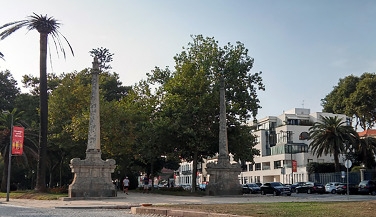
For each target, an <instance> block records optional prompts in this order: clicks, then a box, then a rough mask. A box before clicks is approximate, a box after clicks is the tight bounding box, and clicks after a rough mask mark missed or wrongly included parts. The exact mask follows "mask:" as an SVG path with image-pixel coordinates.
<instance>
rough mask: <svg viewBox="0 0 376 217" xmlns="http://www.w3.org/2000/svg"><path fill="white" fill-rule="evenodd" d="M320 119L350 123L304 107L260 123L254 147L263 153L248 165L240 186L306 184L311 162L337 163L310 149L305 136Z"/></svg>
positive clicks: (344, 116)
mask: <svg viewBox="0 0 376 217" xmlns="http://www.w3.org/2000/svg"><path fill="white" fill-rule="evenodd" d="M320 116H324V117H328V116H332V117H333V116H338V117H339V118H341V119H343V121H346V122H347V123H348V124H349V121H350V120H349V119H348V118H347V117H346V115H343V114H332V113H323V112H315V113H310V110H309V109H305V108H295V109H292V110H289V111H286V112H284V113H283V114H281V115H279V116H268V117H265V118H263V119H261V120H259V121H258V123H257V129H256V130H255V131H254V134H255V135H256V137H257V142H258V144H257V145H256V147H255V148H257V149H259V150H260V156H255V158H254V161H255V162H254V164H252V163H250V162H247V169H246V171H243V172H242V173H241V174H240V176H239V179H240V183H250V182H261V183H264V182H270V181H276V182H282V183H286V184H288V183H292V182H306V181H308V174H307V171H306V166H307V164H308V163H310V162H319V163H324V162H334V158H333V156H325V155H324V156H321V157H320V158H317V157H316V156H314V155H313V154H312V152H311V150H309V146H308V145H309V141H308V140H306V139H304V136H305V135H304V134H305V133H308V131H309V128H310V127H311V126H312V125H313V123H314V122H317V121H320ZM294 161H295V162H294ZM293 162H294V163H293ZM292 165H294V168H295V169H296V171H295V172H293V171H292ZM295 165H296V167H295Z"/></svg>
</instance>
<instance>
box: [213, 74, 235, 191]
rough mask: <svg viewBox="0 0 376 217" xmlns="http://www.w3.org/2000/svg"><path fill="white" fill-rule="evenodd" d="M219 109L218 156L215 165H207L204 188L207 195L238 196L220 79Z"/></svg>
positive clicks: (222, 87) (222, 81) (223, 93)
mask: <svg viewBox="0 0 376 217" xmlns="http://www.w3.org/2000/svg"><path fill="white" fill-rule="evenodd" d="M220 82H221V86H220V91H219V92H220V103H219V104H220V108H219V110H220V111H219V154H218V161H217V163H208V164H207V165H206V171H207V172H208V174H209V175H210V176H209V184H208V186H207V187H206V194H208V195H213V196H214V195H239V194H242V188H241V185H240V182H239V179H238V176H239V174H240V173H241V167H240V164H239V163H234V164H231V163H230V157H229V152H228V140H227V126H226V101H225V88H224V79H223V78H221V81H220Z"/></svg>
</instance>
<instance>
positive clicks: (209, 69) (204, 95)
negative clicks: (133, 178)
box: [149, 35, 264, 185]
mask: <svg viewBox="0 0 376 217" xmlns="http://www.w3.org/2000/svg"><path fill="white" fill-rule="evenodd" d="M192 38H193V42H190V43H188V46H187V47H186V48H183V51H182V52H181V53H180V54H177V55H176V56H175V57H174V59H175V71H170V70H169V69H168V68H166V69H164V70H162V69H160V68H158V67H156V69H155V70H154V71H153V74H151V75H149V80H150V81H152V82H156V83H158V84H160V85H161V88H160V89H159V90H158V93H160V94H162V95H163V96H162V97H161V98H162V101H161V106H160V110H159V115H160V116H161V117H162V118H163V120H164V121H165V123H167V124H166V127H167V129H168V132H170V134H168V135H171V136H170V139H169V141H167V143H166V145H168V148H169V150H170V151H176V152H177V154H179V156H180V157H181V158H182V159H185V160H187V161H193V171H192V176H193V177H192V180H193V185H195V181H196V165H197V162H199V161H201V160H202V159H203V158H206V157H209V156H214V155H215V153H218V140H219V139H218V136H219V85H220V83H219V81H220V78H224V80H225V83H226V100H227V101H226V105H227V111H228V112H227V121H228V122H227V126H228V128H231V129H232V130H231V131H230V132H231V133H229V137H230V138H229V143H230V142H231V143H230V144H229V150H230V152H231V153H232V154H233V155H234V157H235V159H236V160H238V159H240V157H241V158H242V160H246V161H253V156H254V155H255V154H257V153H258V152H257V151H256V150H255V149H254V148H253V146H254V145H255V144H254V139H253V137H252V135H251V134H250V128H249V127H247V126H246V124H245V123H246V122H247V121H248V120H249V119H250V118H251V117H253V118H255V117H256V115H257V111H258V109H259V108H260V105H259V100H258V97H257V91H258V90H263V89H264V85H263V84H262V79H261V76H260V74H261V72H260V73H254V74H252V73H250V70H251V68H252V66H253V61H254V60H253V58H251V57H249V56H248V50H247V49H246V48H245V47H244V45H243V44H242V43H240V42H237V43H236V45H231V44H230V43H228V44H227V45H225V46H223V47H220V46H219V45H218V42H217V41H215V40H214V38H209V37H206V38H205V37H203V36H202V35H197V36H193V37H192ZM246 133H249V135H248V136H245V134H246ZM235 138H236V139H235Z"/></svg>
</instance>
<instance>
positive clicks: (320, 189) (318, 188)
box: [295, 182, 325, 194]
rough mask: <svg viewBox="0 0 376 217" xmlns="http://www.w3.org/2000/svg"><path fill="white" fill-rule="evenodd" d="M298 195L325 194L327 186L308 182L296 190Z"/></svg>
mask: <svg viewBox="0 0 376 217" xmlns="http://www.w3.org/2000/svg"><path fill="white" fill-rule="evenodd" d="M295 191H296V193H297V194H298V193H307V194H313V193H319V194H324V193H325V186H324V185H323V184H321V183H318V182H306V183H304V185H302V186H298V187H296V188H295Z"/></svg>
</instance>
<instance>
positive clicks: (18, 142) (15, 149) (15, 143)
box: [12, 127, 24, 155]
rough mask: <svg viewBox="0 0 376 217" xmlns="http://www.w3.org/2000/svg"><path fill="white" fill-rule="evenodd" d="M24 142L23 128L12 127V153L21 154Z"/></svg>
mask: <svg viewBox="0 0 376 217" xmlns="http://www.w3.org/2000/svg"><path fill="white" fill-rule="evenodd" d="M23 142H24V128H23V127H13V135H12V155H22V152H23Z"/></svg>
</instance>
